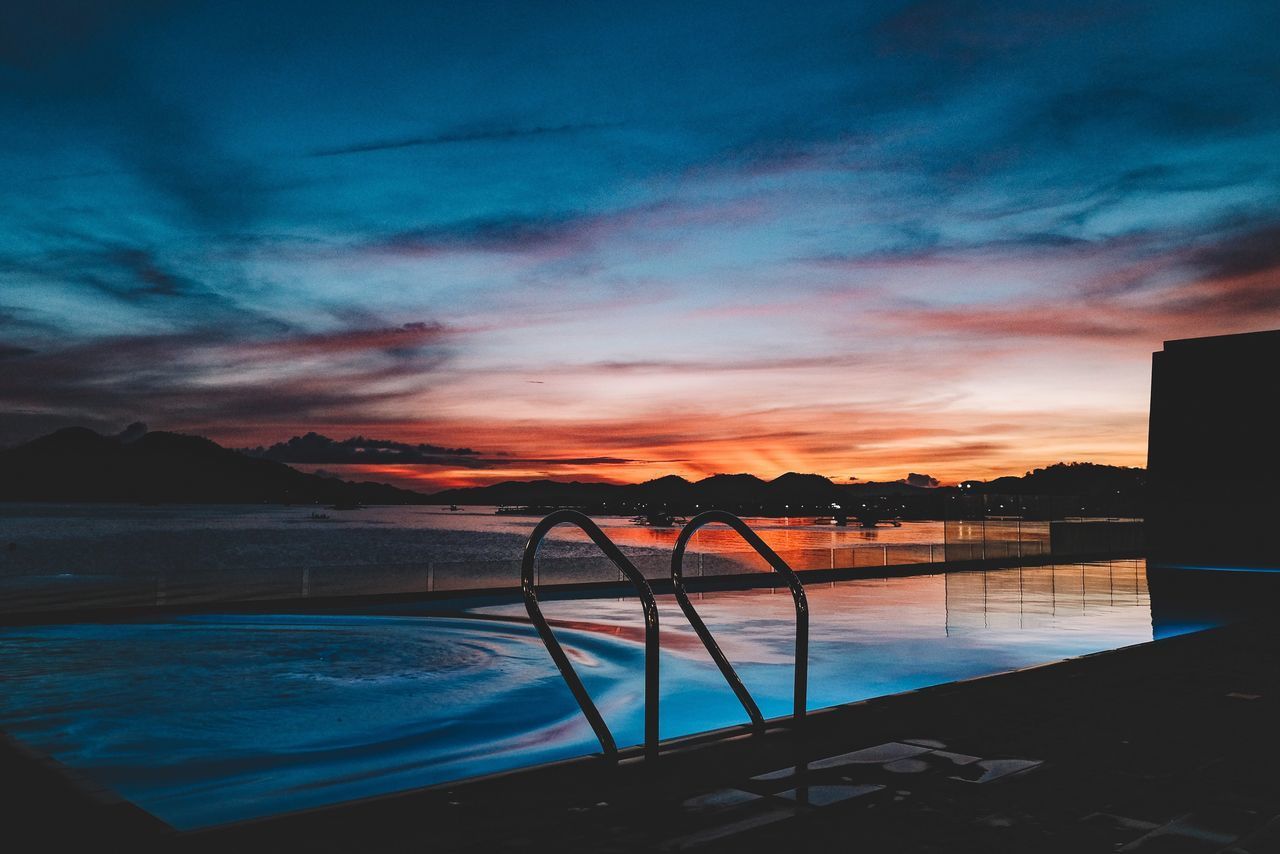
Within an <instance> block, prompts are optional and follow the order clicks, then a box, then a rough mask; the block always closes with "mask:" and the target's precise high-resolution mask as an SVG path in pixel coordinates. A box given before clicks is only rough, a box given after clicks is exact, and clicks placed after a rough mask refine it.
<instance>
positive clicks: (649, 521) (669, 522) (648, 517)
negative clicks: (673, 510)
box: [631, 510, 688, 528]
mask: <svg viewBox="0 0 1280 854" xmlns="http://www.w3.org/2000/svg"><path fill="white" fill-rule="evenodd" d="M631 521H632V522H635V523H636V524H637V525H647V526H648V527H650V528H672V527H674V526H676V525H683V524H684V523H685V522H686V521H688V520H686V519H681V518H679V517H677V516H672V515H671V514H670V513H667V512H666V511H665V510H662V511H658V512H655V513H645V514H644V515H643V516H636V517H635V518H633V519H632V520H631Z"/></svg>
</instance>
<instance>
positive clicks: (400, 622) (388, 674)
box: [0, 561, 1153, 829]
mask: <svg viewBox="0 0 1280 854" xmlns="http://www.w3.org/2000/svg"><path fill="white" fill-rule="evenodd" d="M807 590H808V595H809V602H810V608H811V613H812V626H811V649H810V679H809V684H810V688H809V707H810V708H811V709H817V708H822V707H826V706H832V705H838V704H841V703H847V702H852V701H856V700H860V699H865V698H868V697H875V696H881V695H885V694H891V693H897V692H900V691H905V690H909V689H913V688H919V687H924V686H927V685H935V684H940V683H945V682H950V681H954V680H957V679H963V678H968V677H974V676H981V675H985V674H992V673H998V672H1003V671H1008V670H1012V669H1017V668H1020V667H1024V666H1027V665H1032V664H1039V663H1043V662H1048V661H1054V660H1058V659H1062V658H1066V657H1070V656H1075V655H1080V654H1085V653H1091V652H1096V651H1099V650H1104V649H1112V648H1116V647H1120V646H1126V645H1130V644H1134V643H1140V642H1144V641H1149V640H1151V639H1152V637H1153V631H1152V621H1151V608H1150V599H1149V596H1148V593H1147V585H1146V570H1145V565H1144V563H1143V562H1141V561H1123V562H1113V563H1091V564H1072V565H1060V566H1044V567H1026V568H1014V569H1000V570H990V571H985V572H960V573H950V574H945V575H923V576H913V577H906V578H894V579H880V580H859V581H846V582H837V583H830V584H811V585H809V586H808V587H807ZM695 604H696V605H697V606H698V609H699V611H700V612H701V613H702V615H703V617H704V619H705V620H706V622H707V624H708V626H709V627H710V628H711V630H712V631H713V632H714V633H715V636H716V638H717V640H718V641H719V642H720V644H721V646H722V647H723V649H724V651H725V653H726V654H727V655H728V657H729V658H730V660H731V661H733V662H734V664H735V666H737V668H738V671H739V673H740V674H741V676H742V678H743V681H744V682H745V683H746V685H747V687H748V688H749V689H750V691H751V692H752V694H753V695H754V696H755V698H756V700H757V702H758V703H759V705H760V707H761V710H762V711H763V712H764V714H765V716H766V717H772V716H779V715H785V714H787V713H788V712H789V711H790V702H791V676H792V660H791V649H792V643H793V641H794V623H793V608H792V602H791V597H790V596H789V595H788V594H787V593H786V591H785V590H780V591H778V592H776V593H775V592H773V591H772V590H770V589H767V588H766V589H763V590H748V591H736V592H725V593H715V594H705V595H701V596H697V595H695ZM659 606H660V610H661V625H662V661H661V665H662V679H661V686H662V691H661V697H662V708H661V733H662V737H663V738H671V737H675V736H680V735H687V734H690V733H695V732H701V731H705V730H709V729H714V728H718V727H725V726H730V725H733V724H737V723H744V722H745V721H746V717H745V713H744V712H743V710H742V708H741V706H739V705H738V703H737V701H736V699H735V698H734V696H733V694H732V693H731V692H730V691H729V689H728V688H727V686H726V685H725V683H724V681H723V679H722V677H721V676H720V674H719V672H718V671H717V670H716V669H715V666H714V665H713V663H712V662H711V660H710V658H709V657H708V656H707V654H706V652H705V650H704V649H703V648H702V645H701V643H700V642H699V640H698V639H697V637H696V635H694V633H693V632H692V630H691V629H690V628H689V626H688V623H687V622H685V620H684V619H683V617H682V615H681V614H680V612H679V609H678V608H677V607H676V605H675V602H674V600H673V599H672V598H671V597H659ZM435 607H438V605H437V606H435ZM543 610H544V612H545V613H546V615H547V616H548V618H549V619H551V620H552V621H553V624H554V625H555V628H556V633H557V636H558V637H559V638H560V639H561V642H562V643H563V645H564V646H565V649H566V651H567V652H568V653H569V655H570V657H571V658H572V659H573V662H574V664H575V666H576V667H577V669H578V672H579V673H580V674H581V675H582V677H583V680H584V682H585V684H586V686H587V688H588V690H589V691H590V692H591V694H592V696H593V697H594V698H595V699H596V702H597V704H598V706H599V708H600V710H601V712H602V713H603V715H604V717H605V719H606V721H608V723H609V725H610V727H611V729H612V730H613V732H614V734H615V736H617V738H618V742H619V744H620V745H626V744H636V743H638V742H639V741H640V740H641V737H642V729H643V726H642V712H643V679H642V677H641V671H642V662H643V646H642V636H643V627H642V623H641V620H640V613H639V606H638V603H637V601H636V600H634V599H591V600H567V601H551V602H545V603H544V609H543ZM523 616H524V609H523V606H522V605H520V604H519V603H496V604H487V605H486V604H482V605H474V606H472V607H469V608H466V609H464V610H462V611H460V612H459V613H456V614H452V615H445V616H419V615H414V614H411V613H396V614H391V613H374V612H369V613H344V614H340V615H317V614H269V615H261V614H257V615H244V614H241V615H234V614H200V615H190V616H181V617H166V618H164V619H163V620H138V621H129V622H116V623H101V624H75V625H43V626H26V627H9V628H3V629H0V680H3V682H4V685H5V691H4V692H3V695H2V696H0V728H3V729H4V730H5V731H7V732H8V733H10V734H11V735H13V736H15V737H16V738H18V739H20V740H21V741H23V742H25V743H27V744H28V745H30V746H32V747H35V748H36V749H38V750H40V751H43V752H45V753H47V754H50V755H52V756H53V757H55V758H56V759H58V760H60V761H61V762H63V763H64V764H66V765H68V766H70V767H72V768H75V769H77V770H79V771H81V772H83V773H85V774H87V775H89V776H90V777H91V778H93V779H94V780H96V781H98V782H100V783H102V784H103V785H105V786H107V787H108V788H110V789H112V790H114V791H116V792H118V793H120V794H121V795H123V796H124V797H126V798H128V799H129V800H132V801H133V802H135V803H137V804H138V805H140V806H141V807H143V808H144V809H146V810H148V811H149V812H151V813H153V814H155V815H157V816H158V817H160V818H161V819H163V820H164V821H166V822H168V823H170V824H171V825H173V826H175V827H177V828H180V829H190V828H197V827H204V826H209V825H215V824H220V823H224V822H229V821H236V820H240V819H247V818H253V817H258V816H264V815H271V814H276V813H281V812H286V811H292V810H299V809H306V808H311V807H317V806H323V805H327V804H333V803H338V802H342V801H346V800H351V799H354V798H359V797H365V796H370V795H377V794H383V793H389V792H396V791H402V790H407V789H412V788H418V787H421V786H426V785H430V784H434V783H439V782H444V781H449V780H456V779H460V778H463V777H471V776H475V775H479V774H484V773H489V772H494V771H500V770H505V769H511V768H517V767H522V766H527V765H532V764H536V763H540V762H545V761H549V760H554V759H561V758H566V757H571V756H577V755H583V754H589V753H594V752H596V751H597V750H598V749H599V747H598V744H597V742H596V741H595V738H594V736H593V735H592V732H591V730H590V728H589V726H588V725H587V723H586V721H585V720H584V719H583V718H582V716H581V714H580V713H579V711H578V708H577V705H576V704H575V702H574V700H573V697H572V695H571V694H570V692H569V690H568V688H567V687H566V686H565V684H564V682H563V681H562V680H561V678H560V676H559V674H558V672H557V671H556V669H555V667H554V665H553V664H552V662H551V659H550V657H549V656H548V654H547V652H546V650H545V649H544V648H543V647H542V645H541V643H540V642H539V640H538V638H537V636H536V633H535V632H534V630H533V628H532V627H531V626H530V625H529V624H528V623H526V622H524V621H523V620H522V618H523Z"/></svg>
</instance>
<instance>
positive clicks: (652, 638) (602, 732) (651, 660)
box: [520, 510, 660, 759]
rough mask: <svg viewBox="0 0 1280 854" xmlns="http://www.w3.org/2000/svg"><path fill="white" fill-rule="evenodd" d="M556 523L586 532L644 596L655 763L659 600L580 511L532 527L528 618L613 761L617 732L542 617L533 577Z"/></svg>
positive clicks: (647, 727) (648, 720) (647, 701)
mask: <svg viewBox="0 0 1280 854" xmlns="http://www.w3.org/2000/svg"><path fill="white" fill-rule="evenodd" d="M557 525H577V526H578V527H579V528H581V529H582V530H583V531H585V532H586V534H587V536H589V537H590V538H591V540H592V542H594V543H595V544H596V545H597V546H599V547H600V551H602V552H604V554H605V557H607V558H609V560H610V561H611V562H612V563H613V565H614V566H616V567H617V568H618V571H619V572H621V573H622V574H623V575H624V576H626V578H627V580H628V581H630V582H631V583H632V585H634V586H635V588H636V592H637V593H638V594H639V596H640V602H641V604H642V606H643V607H644V752H645V756H646V758H649V759H656V758H657V756H658V661H659V659H660V656H659V652H658V606H657V604H656V603H655V602H654V599H653V591H652V590H650V589H649V582H647V581H645V580H644V576H643V575H641V574H640V570H638V569H636V568H635V566H633V565H632V563H631V561H629V560H627V557H626V555H624V554H623V553H622V552H621V551H619V550H618V547H617V546H616V545H614V543H613V540H611V539H609V538H608V537H607V536H606V535H605V533H604V531H601V530H600V528H599V526H598V525H596V523H595V522H592V521H591V519H590V517H588V516H586V515H585V514H583V513H579V512H578V511H577V510H557V511H556V512H555V513H552V514H551V515H549V516H547V517H546V518H545V519H543V520H542V521H541V522H539V523H538V524H537V526H536V527H535V528H534V529H533V533H531V534H530V535H529V542H528V544H526V545H525V548H524V557H523V559H522V560H521V562H520V589H521V591H523V593H524V604H525V609H526V610H527V611H528V612H529V619H530V620H531V621H532V622H533V625H534V627H535V628H536V629H537V630H538V635H539V636H540V637H541V638H542V645H543V646H545V647H546V648H547V652H549V653H551V658H552V660H553V661H555V663H556V667H557V668H558V669H559V670H560V675H561V676H563V677H564V681H565V682H566V683H568V685H569V690H571V691H572V692H573V697H574V699H575V700H577V701H578V707H579V708H581V709H582V714H583V715H585V716H586V718H587V721H588V723H590V724H591V729H592V731H594V732H595V734H596V738H597V739H599V741H600V748H601V749H602V750H603V751H604V752H605V755H606V756H609V757H615V758H616V757H617V755H618V747H617V745H616V743H615V742H614V740H613V734H612V733H610V732H609V727H608V725H607V724H605V722H604V718H602V717H601V716H600V710H599V709H597V708H596V704H595V703H594V702H593V701H592V699H591V695H590V694H588V693H587V689H586V688H585V687H583V685H582V680H581V679H579V678H578V672H577V671H576V670H574V669H573V664H572V663H571V662H570V661H569V656H567V655H565V652H564V648H563V647H561V646H560V642H559V641H558V640H556V636H555V633H553V632H552V631H551V626H549V625H548V624H547V618H546V617H544V616H543V615H542V609H541V608H540V607H538V589H537V588H538V582H537V580H536V578H535V576H534V561H535V559H536V558H537V556H538V546H540V545H541V544H542V540H543V538H544V537H546V536H547V534H548V533H549V532H550V531H551V529H552V528H554V527H556V526H557Z"/></svg>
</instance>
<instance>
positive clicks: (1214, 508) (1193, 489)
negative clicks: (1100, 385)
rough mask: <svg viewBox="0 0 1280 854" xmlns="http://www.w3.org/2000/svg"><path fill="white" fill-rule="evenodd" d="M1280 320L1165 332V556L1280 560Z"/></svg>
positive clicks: (1161, 399) (1160, 434) (1153, 530)
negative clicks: (1184, 334)
mask: <svg viewBox="0 0 1280 854" xmlns="http://www.w3.org/2000/svg"><path fill="white" fill-rule="evenodd" d="M1278 413H1280V330H1277V331H1272V332H1253V333H1248V334H1244V335H1220V336H1214V337H1210V338H1188V339H1184V340H1180V341H1166V342H1165V344H1164V350H1162V351H1161V352H1158V353H1155V354H1154V356H1153V358H1152V367H1151V425H1150V441H1149V446H1148V455H1147V467H1148V470H1149V471H1148V486H1149V489H1150V512H1149V516H1148V542H1149V546H1150V553H1151V557H1152V558H1153V559H1154V560H1155V561H1156V562H1165V563H1173V564H1182V565H1197V566H1206V567H1267V568H1278V567H1280V512H1278V511H1280V498H1278V496H1280V420H1278V419H1277V414H1278Z"/></svg>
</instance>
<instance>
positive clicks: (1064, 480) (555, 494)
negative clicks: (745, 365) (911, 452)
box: [431, 463, 1145, 519]
mask: <svg viewBox="0 0 1280 854" xmlns="http://www.w3.org/2000/svg"><path fill="white" fill-rule="evenodd" d="M929 482H936V481H932V479H931V478H926V477H923V476H916V477H915V478H913V479H911V481H908V480H906V479H904V480H901V481H888V482H868V483H852V484H837V483H835V482H833V481H831V480H829V479H827V478H825V477H822V476H821V475H816V474H797V473H794V472H789V473H787V474H784V475H781V476H780V477H778V478H775V479H774V480H771V481H766V480H762V479H761V478H758V477H755V476H754V475H749V474H718V475H712V476H711V477H708V478H704V479H703V480H699V481H689V480H685V479H684V478H682V477H677V476H675V475H668V476H666V477H661V478H658V479H657V480H650V481H646V482H644V483H637V484H622V485H619V484H605V483H580V482H577V481H574V482H570V483H563V482H560V481H552V480H535V481H506V482H503V483H498V484H493V485H492V486H484V487H472V488H468V489H449V490H445V491H444V492H439V493H436V494H435V495H433V496H431V500H432V501H433V502H435V503H440V504H459V505H463V504H497V505H507V506H519V507H528V508H531V510H535V511H539V512H540V511H543V510H551V509H555V508H557V507H577V508H580V509H583V510H586V511H588V512H592V513H601V514H610V513H612V514H619V513H620V514H630V513H641V512H644V511H646V510H658V509H661V510H665V511H667V512H670V513H681V514H689V513H696V512H698V511H700V510H709V509H718V510H729V511H731V512H735V513H741V514H746V515H764V516H781V515H792V516H804V515H837V510H836V508H835V507H834V506H833V505H838V506H839V510H841V511H844V512H845V513H848V514H849V515H851V516H852V515H856V514H857V513H859V512H860V511H861V510H863V509H867V508H870V509H874V510H877V511H879V512H880V515H890V516H899V517H901V518H903V519H943V518H948V517H949V516H952V515H955V514H954V511H955V509H956V502H959V503H963V504H966V505H967V504H972V503H973V500H974V497H975V496H983V495H996V494H1000V495H1045V496H1060V497H1063V498H1064V499H1065V498H1066V497H1068V496H1069V497H1070V500H1069V501H1068V500H1064V501H1060V502H1057V503H1056V504H1054V505H1053V506H1054V507H1055V510H1054V512H1055V513H1056V512H1058V510H1057V508H1068V507H1069V508H1071V510H1072V513H1073V514H1080V515H1116V514H1117V513H1118V512H1119V511H1118V510H1117V509H1116V508H1117V507H1119V506H1123V507H1124V508H1125V509H1124V511H1123V512H1124V514H1125V515H1141V505H1142V501H1143V500H1144V489H1145V483H1144V472H1143V470H1142V469H1135V468H1122V467H1119V466H1107V465H1096V464H1093V463H1069V464H1067V463H1058V464H1056V465H1052V466H1049V467H1047V468H1043V469H1036V470H1035V471H1032V472H1028V473H1027V474H1026V475H1024V476H1022V477H1002V478H997V479H996V480H993V481H990V482H984V481H976V480H971V481H965V482H964V483H963V484H962V485H961V486H959V487H933V486H924V485H918V484H920V483H929ZM982 503H983V502H981V501H979V502H978V505H981V504H982ZM1046 506H1048V505H1046ZM1009 510H1010V514H1012V513H1013V509H1012V507H1010V508H1009ZM1027 512H1028V513H1032V512H1035V511H1033V509H1032V508H1031V507H1030V506H1028V508H1027Z"/></svg>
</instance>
